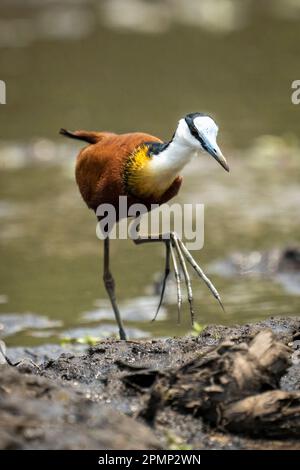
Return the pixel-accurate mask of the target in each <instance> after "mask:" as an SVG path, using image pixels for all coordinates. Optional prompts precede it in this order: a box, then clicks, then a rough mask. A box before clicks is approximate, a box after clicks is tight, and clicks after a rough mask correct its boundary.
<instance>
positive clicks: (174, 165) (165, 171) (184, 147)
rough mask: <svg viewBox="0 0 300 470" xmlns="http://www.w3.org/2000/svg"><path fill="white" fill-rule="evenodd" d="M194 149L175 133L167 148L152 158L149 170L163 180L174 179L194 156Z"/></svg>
mask: <svg viewBox="0 0 300 470" xmlns="http://www.w3.org/2000/svg"><path fill="white" fill-rule="evenodd" d="M195 153H196V150H195V148H193V147H191V146H190V145H189V143H188V142H186V141H185V140H184V139H182V137H181V136H179V135H178V134H177V132H176V134H175V136H174V138H173V140H172V141H171V142H170V143H169V145H168V146H167V148H166V149H165V150H163V151H162V152H161V153H159V154H158V155H154V156H153V157H152V162H151V164H150V166H151V169H152V170H153V171H155V172H157V174H160V175H161V176H162V177H164V178H168V177H169V178H173V179H174V178H175V177H176V176H177V175H178V174H179V172H180V171H181V170H182V168H183V167H184V166H185V165H186V164H187V163H189V161H190V160H191V158H192V157H193V156H194V155H195Z"/></svg>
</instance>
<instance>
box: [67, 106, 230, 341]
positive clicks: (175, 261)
mask: <svg viewBox="0 0 300 470" xmlns="http://www.w3.org/2000/svg"><path fill="white" fill-rule="evenodd" d="M60 134H61V135H63V136H65V137H69V138H72V139H77V140H80V141H84V142H86V143H87V144H88V145H87V146H85V147H84V148H83V149H81V151H80V152H79V154H78V156H77V160H76V167H75V178H76V182H77V185H78V188H79V191H80V193H81V196H82V198H83V200H84V201H85V203H86V205H87V206H88V208H89V209H91V210H92V211H94V212H95V214H97V208H98V207H99V206H100V205H101V204H111V205H112V206H113V207H115V209H116V220H117V221H119V220H120V218H121V214H120V213H119V209H118V208H119V204H118V203H119V198H120V197H121V196H122V197H124V196H125V197H126V198H127V206H128V208H130V207H131V206H132V205H133V204H136V203H142V204H144V205H145V206H146V208H147V210H149V211H150V210H151V207H152V205H153V204H155V205H161V204H164V203H166V202H168V201H169V200H170V199H172V198H173V197H175V196H176V195H177V194H178V192H179V190H180V188H181V185H182V181H183V178H182V176H181V175H180V172H181V170H182V169H183V168H184V167H185V165H187V164H188V163H189V162H190V161H191V159H192V158H193V157H198V156H201V155H202V154H207V155H209V156H211V157H213V159H214V160H216V161H217V162H218V163H219V164H220V165H221V166H222V167H223V168H224V169H225V170H226V171H227V172H229V166H228V163H227V161H226V159H225V157H224V155H223V154H222V152H221V150H220V147H219V146H218V144H217V134H218V126H217V124H216V122H215V120H214V119H213V118H212V117H211V116H209V115H208V114H205V113H200V112H195V113H189V114H187V115H185V116H184V117H182V118H181V119H179V121H178V124H177V127H176V130H175V132H174V134H173V136H172V138H171V139H170V140H169V141H166V142H164V141H162V140H161V139H160V138H158V137H155V136H153V135H150V134H147V133H143V132H131V133H125V134H116V133H113V132H106V131H99V132H98V131H86V130H76V131H69V130H66V129H64V128H61V129H60ZM98 220H99V217H98ZM133 241H134V243H135V244H137V245H139V244H142V243H147V242H149V243H151V242H161V243H163V244H164V245H165V248H166V256H165V269H164V276H163V281H162V288H161V294H160V299H159V304H158V308H157V310H156V314H155V317H154V318H156V316H157V314H158V311H159V309H160V307H161V304H162V302H163V297H164V293H165V287H166V281H167V278H168V276H169V274H170V272H171V267H170V266H171V260H172V265H173V269H174V275H175V280H176V286H177V307H178V316H179V315H180V309H181V305H182V294H181V272H182V273H183V277H184V281H185V285H186V289H187V297H188V302H189V307H190V314H191V320H192V323H193V321H194V306H193V292H192V287H191V281H190V275H189V272H188V269H187V263H188V264H189V265H191V266H192V268H193V269H194V270H195V272H196V273H197V274H198V276H199V277H200V278H201V279H202V280H203V281H204V282H205V283H206V285H207V286H208V288H209V289H210V291H211V292H212V294H213V295H214V297H215V298H216V299H217V300H218V302H219V303H220V305H221V306H222V308H224V307H223V304H222V302H221V297H220V294H219V293H218V291H217V289H216V288H215V287H214V285H213V283H212V282H211V281H210V280H209V278H208V277H207V276H206V275H205V273H204V271H203V270H202V269H201V267H200V266H199V265H198V264H197V262H196V261H195V259H194V258H193V257H192V255H191V253H190V252H189V251H188V249H187V248H186V246H185V244H184V243H183V241H182V240H181V239H180V238H179V237H178V235H177V234H176V233H175V232H170V233H169V234H168V236H166V234H159V235H158V236H156V237H155V238H153V237H151V236H138V237H137V238H136V239H134V240H133ZM103 258H104V259H103V281H104V285H105V288H106V291H107V294H108V296H109V299H110V302H111V306H112V309H113V311H114V315H115V319H116V322H117V325H118V329H119V336H120V339H121V340H126V339H127V336H126V332H125V328H124V325H123V321H122V318H121V314H120V310H119V307H118V304H117V300H116V294H115V281H114V278H113V275H112V273H111V269H110V237H109V235H107V236H106V237H105V238H104V256H103ZM179 266H180V268H179Z"/></svg>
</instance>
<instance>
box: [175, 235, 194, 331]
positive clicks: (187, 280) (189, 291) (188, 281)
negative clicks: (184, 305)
mask: <svg viewBox="0 0 300 470" xmlns="http://www.w3.org/2000/svg"><path fill="white" fill-rule="evenodd" d="M171 237H172V243H173V246H174V248H175V250H176V252H177V255H178V259H179V262H180V266H181V269H182V271H183V275H184V279H185V284H186V288H187V294H188V301H189V304H190V313H191V321H192V325H194V318H195V312H194V305H193V304H194V302H193V291H192V285H191V279H190V275H189V273H188V270H187V267H186V264H185V260H184V257H183V255H182V252H181V249H180V245H179V243H178V240H179V239H178V237H177V236H176V234H175V233H173V232H172V233H171Z"/></svg>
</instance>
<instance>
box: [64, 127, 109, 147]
mask: <svg viewBox="0 0 300 470" xmlns="http://www.w3.org/2000/svg"><path fill="white" fill-rule="evenodd" d="M59 133H60V134H61V135H64V136H65V137H70V138H71V139H77V140H83V141H85V142H88V143H89V144H96V143H97V142H99V140H101V133H100V132H89V131H74V132H71V131H67V130H66V129H60V131H59Z"/></svg>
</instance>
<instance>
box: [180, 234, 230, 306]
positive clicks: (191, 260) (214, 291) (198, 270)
mask: <svg viewBox="0 0 300 470" xmlns="http://www.w3.org/2000/svg"><path fill="white" fill-rule="evenodd" d="M178 243H179V245H180V248H181V250H182V252H183V254H184V256H185V258H186V260H187V261H188V262H189V263H190V265H191V266H192V267H193V268H194V270H195V271H196V273H197V274H198V276H199V277H200V278H201V279H202V280H203V281H204V282H205V284H206V285H207V287H208V288H209V290H210V291H211V292H212V294H213V296H214V297H215V298H216V299H217V301H218V302H219V304H220V305H221V307H222V309H223V310H224V311H225V309H224V306H223V304H222V301H221V297H220V294H219V292H218V291H217V289H216V288H215V286H214V285H213V283H212V282H211V280H210V279H209V278H208V277H207V276H206V274H204V272H203V271H202V269H201V268H200V266H199V265H198V264H197V263H196V261H195V260H194V258H193V257H192V255H191V253H190V252H189V250H188V249H187V248H186V246H185V245H184V244H183V242H182V241H181V240H180V239H179V238H178Z"/></svg>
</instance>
